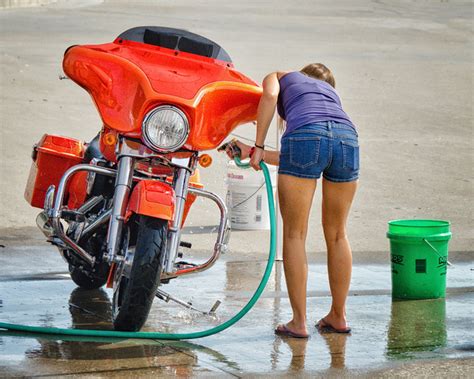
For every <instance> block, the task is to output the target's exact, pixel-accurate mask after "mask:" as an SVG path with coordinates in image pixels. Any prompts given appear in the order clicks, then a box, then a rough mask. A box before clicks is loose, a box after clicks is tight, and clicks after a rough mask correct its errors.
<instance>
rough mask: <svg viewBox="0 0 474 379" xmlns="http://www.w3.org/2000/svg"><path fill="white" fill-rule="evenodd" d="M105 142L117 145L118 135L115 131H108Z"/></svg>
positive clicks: (109, 144)
mask: <svg viewBox="0 0 474 379" xmlns="http://www.w3.org/2000/svg"><path fill="white" fill-rule="evenodd" d="M104 143H105V144H106V145H108V146H115V145H116V144H117V136H116V135H115V133H107V134H106V135H105V136H104Z"/></svg>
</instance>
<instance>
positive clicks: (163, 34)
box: [118, 26, 232, 63]
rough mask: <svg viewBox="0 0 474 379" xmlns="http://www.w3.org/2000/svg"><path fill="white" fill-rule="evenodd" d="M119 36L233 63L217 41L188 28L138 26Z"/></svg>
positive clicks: (128, 39)
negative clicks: (189, 30)
mask: <svg viewBox="0 0 474 379" xmlns="http://www.w3.org/2000/svg"><path fill="white" fill-rule="evenodd" d="M118 38H119V39H123V40H127V41H134V42H140V43H146V44H149V45H154V46H160V47H165V48H168V49H172V50H177V51H182V52H186V53H191V54H196V55H200V56H203V57H207V58H214V59H219V60H221V61H224V62H230V63H232V60H231V58H230V56H229V54H227V52H226V51H225V50H224V49H223V48H222V47H221V46H219V45H218V44H217V43H215V42H214V41H211V40H210V39H208V38H205V37H203V36H200V35H199V34H194V33H191V32H188V31H187V30H182V29H175V28H166V27H163V26H138V27H135V28H132V29H128V30H126V31H125V32H123V33H122V34H120V35H119V36H118Z"/></svg>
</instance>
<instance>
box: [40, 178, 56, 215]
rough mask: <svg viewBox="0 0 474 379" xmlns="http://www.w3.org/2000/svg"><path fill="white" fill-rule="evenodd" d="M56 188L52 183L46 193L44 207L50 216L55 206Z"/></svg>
mask: <svg viewBox="0 0 474 379" xmlns="http://www.w3.org/2000/svg"><path fill="white" fill-rule="evenodd" d="M55 190H56V186H55V185H54V184H51V185H50V186H49V187H48V189H47V190H46V195H45V196H44V205H43V209H44V211H45V212H46V214H47V215H48V216H49V215H50V214H51V210H52V208H53V204H54V191H55Z"/></svg>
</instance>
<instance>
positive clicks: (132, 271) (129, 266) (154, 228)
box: [113, 216, 168, 331]
mask: <svg viewBox="0 0 474 379" xmlns="http://www.w3.org/2000/svg"><path fill="white" fill-rule="evenodd" d="M167 231H168V222H167V221H166V220H161V219H156V218H152V217H148V216H140V219H139V221H138V231H137V240H136V247H135V251H134V252H131V251H130V250H129V249H127V246H125V249H124V251H126V252H127V253H126V254H125V259H124V260H123V261H122V262H121V263H120V264H119V265H118V267H117V270H116V273H115V278H114V295H113V323H114V328H115V330H123V331H138V330H140V329H141V327H142V326H143V324H144V323H145V321H146V320H147V317H148V314H149V313H150V309H151V306H152V304H153V299H154V298H155V295H156V290H157V288H158V285H159V283H160V277H161V269H162V257H163V254H164V250H165V244H166V237H167Z"/></svg>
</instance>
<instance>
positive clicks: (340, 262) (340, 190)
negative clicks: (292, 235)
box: [322, 179, 357, 329]
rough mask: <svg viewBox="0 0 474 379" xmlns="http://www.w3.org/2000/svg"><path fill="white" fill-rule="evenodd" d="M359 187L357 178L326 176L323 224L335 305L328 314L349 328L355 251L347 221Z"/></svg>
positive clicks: (336, 324)
mask: <svg viewBox="0 0 474 379" xmlns="http://www.w3.org/2000/svg"><path fill="white" fill-rule="evenodd" d="M356 189H357V181H353V182H346V183H335V182H331V181H329V180H326V179H323V203H322V223H323V229H324V237H325V239H326V246H327V250H328V272H329V286H330V288H331V295H332V306H331V310H330V312H329V314H328V315H327V316H326V317H325V320H326V322H328V323H329V324H331V326H332V327H334V328H336V329H345V328H346V327H347V323H346V308H345V307H346V298H347V293H348V292H349V285H350V281H351V273H352V252H351V247H350V245H349V240H348V239H347V234H346V221H347V216H348V215H349V210H350V208H351V204H352V200H353V199H354V195H355V192H356Z"/></svg>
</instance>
